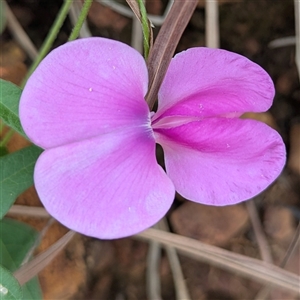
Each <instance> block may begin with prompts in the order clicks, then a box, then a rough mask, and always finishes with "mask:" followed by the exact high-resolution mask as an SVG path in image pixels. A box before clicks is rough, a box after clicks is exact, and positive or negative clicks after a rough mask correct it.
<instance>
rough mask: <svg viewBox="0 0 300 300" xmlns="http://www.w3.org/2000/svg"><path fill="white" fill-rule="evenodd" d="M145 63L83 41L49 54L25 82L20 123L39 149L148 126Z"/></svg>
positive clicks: (120, 47)
mask: <svg viewBox="0 0 300 300" xmlns="http://www.w3.org/2000/svg"><path fill="white" fill-rule="evenodd" d="M147 84H148V75H147V68H146V65H145V62H144V59H143V57H142V56H141V55H140V54H139V53H138V52H137V51H135V50H134V49H133V48H131V47H129V46H127V45H125V44H123V43H120V42H117V41H113V40H109V39H104V38H87V39H80V40H77V41H74V42H70V43H67V44H65V45H63V46H61V47H58V48H57V49H55V50H54V51H52V52H51V53H50V54H49V55H48V56H47V57H46V58H45V59H44V60H43V61H42V62H41V64H40V65H39V66H38V68H37V69H36V71H35V72H34V73H33V74H32V76H31V77H30V78H29V80H28V82H27V84H26V86H25V88H24V91H23V93H22V97H21V101H20V119H21V123H22V125H23V127H24V130H25V132H26V134H27V135H28V136H29V138H30V139H31V140H32V141H33V142H34V143H35V144H37V145H39V146H41V147H43V148H51V147H55V146H58V145H63V144H67V143H70V142H74V141H78V140H81V139H86V138H89V137H94V136H97V135H101V134H104V133H107V132H111V131H114V130H119V128H123V127H124V126H136V125H137V126H139V125H140V124H144V123H145V122H147V119H148V114H149V110H148V107H147V104H146V103H145V100H144V95H145V93H146V91H147Z"/></svg>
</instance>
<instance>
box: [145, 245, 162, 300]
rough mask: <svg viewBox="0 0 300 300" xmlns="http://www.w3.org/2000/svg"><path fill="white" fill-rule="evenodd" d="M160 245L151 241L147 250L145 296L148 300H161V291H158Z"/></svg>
mask: <svg viewBox="0 0 300 300" xmlns="http://www.w3.org/2000/svg"><path fill="white" fill-rule="evenodd" d="M160 254H161V248H160V244H159V243H157V242H155V241H151V242H150V245H149V249H148V257H147V275H146V278H147V295H148V299H155V300H161V299H162V298H161V289H160V275H159V266H160Z"/></svg>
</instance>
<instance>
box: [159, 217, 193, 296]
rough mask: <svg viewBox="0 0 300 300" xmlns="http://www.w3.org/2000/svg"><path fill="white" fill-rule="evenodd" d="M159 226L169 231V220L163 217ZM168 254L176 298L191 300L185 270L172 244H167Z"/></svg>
mask: <svg viewBox="0 0 300 300" xmlns="http://www.w3.org/2000/svg"><path fill="white" fill-rule="evenodd" d="M158 228H159V229H160V230H163V231H167V232H169V231H170V229H169V226H168V223H167V220H166V219H165V218H163V219H162V220H161V221H160V222H159V223H158ZM165 249H166V252H167V256H168V259H169V263H170V267H171V270H172V275H173V280H174V287H175V292H176V299H177V300H181V299H185V300H190V299H191V297H190V295H189V292H188V288H187V285H186V282H185V279H184V276H183V272H182V269H181V264H180V261H179V257H178V255H177V252H176V250H175V249H174V248H173V247H170V246H165Z"/></svg>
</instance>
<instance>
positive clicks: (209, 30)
mask: <svg viewBox="0 0 300 300" xmlns="http://www.w3.org/2000/svg"><path fill="white" fill-rule="evenodd" d="M205 39H206V46H207V47H210V48H219V47H220V33H219V1H218V0H206V1H205Z"/></svg>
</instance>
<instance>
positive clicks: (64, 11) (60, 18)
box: [22, 0, 72, 87]
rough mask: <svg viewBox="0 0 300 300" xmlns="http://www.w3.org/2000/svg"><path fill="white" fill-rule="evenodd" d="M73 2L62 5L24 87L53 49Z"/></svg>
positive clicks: (66, 1)
mask: <svg viewBox="0 0 300 300" xmlns="http://www.w3.org/2000/svg"><path fill="white" fill-rule="evenodd" d="M71 4H72V0H65V2H64V4H63V5H62V7H61V9H60V11H59V13H58V15H57V17H56V19H55V21H54V23H53V25H52V27H51V29H50V31H49V33H48V35H47V37H46V39H45V41H44V43H43V45H42V47H41V49H40V51H39V54H38V56H37V58H36V59H35V61H34V62H33V64H32V65H31V67H30V69H29V71H28V74H27V76H26V78H25V80H24V81H23V83H22V87H24V85H25V83H26V81H27V79H28V78H29V76H30V75H31V74H32V73H33V71H34V70H35V69H36V67H37V66H38V65H39V63H40V62H41V61H42V59H43V58H44V57H45V56H46V55H47V53H48V52H49V50H50V49H51V47H52V44H53V42H54V41H55V39H56V37H57V34H58V32H59V30H60V28H61V27H62V25H63V23H64V21H65V19H66V17H67V15H68V12H69V9H70V6H71Z"/></svg>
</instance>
